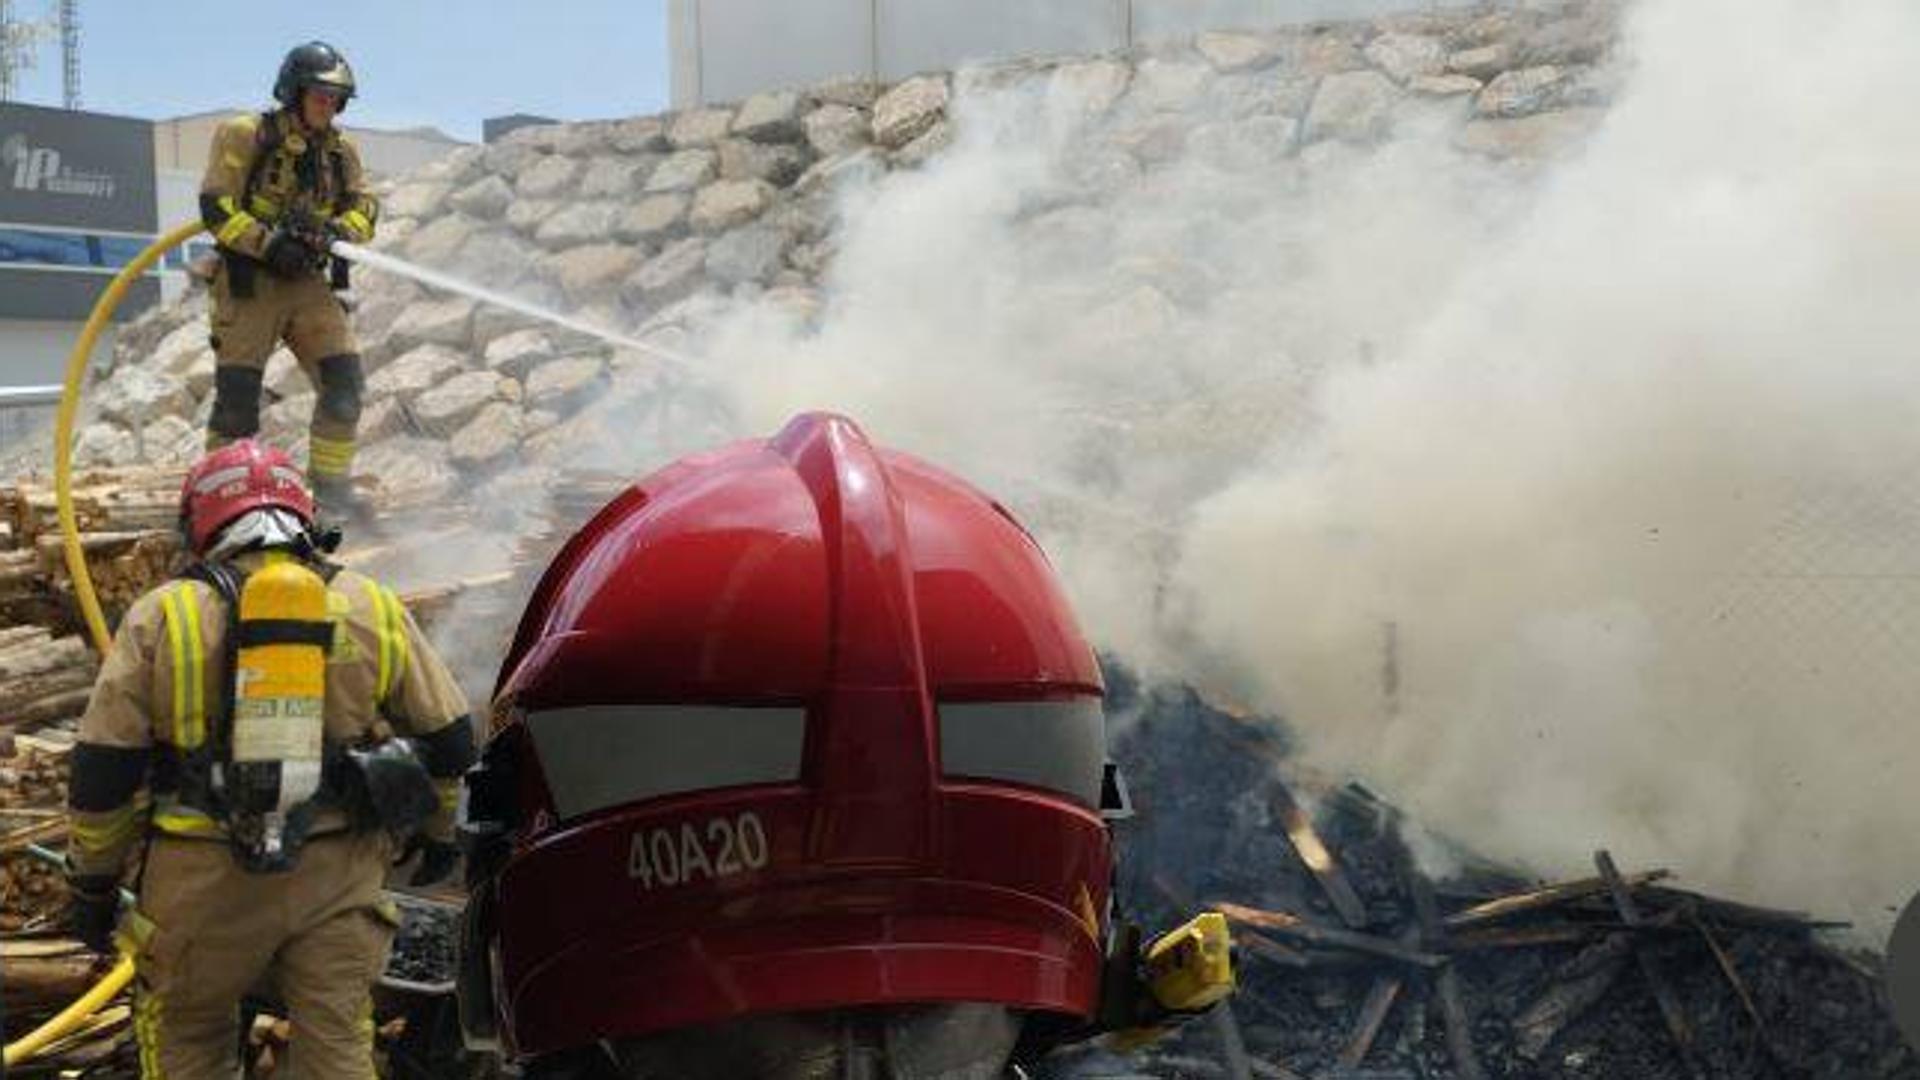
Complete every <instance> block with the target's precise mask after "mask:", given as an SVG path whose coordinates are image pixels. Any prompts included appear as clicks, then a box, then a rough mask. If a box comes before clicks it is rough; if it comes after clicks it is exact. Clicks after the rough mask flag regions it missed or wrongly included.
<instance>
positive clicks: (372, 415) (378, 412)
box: [354, 397, 413, 446]
mask: <svg viewBox="0 0 1920 1080" xmlns="http://www.w3.org/2000/svg"><path fill="white" fill-rule="evenodd" d="M412 424H413V421H412V420H410V419H408V417H407V407H406V406H405V405H404V404H402V403H401V401H400V399H399V398H396V397H383V398H375V399H374V400H372V401H369V402H367V403H366V404H365V405H364V406H363V407H362V408H361V409H360V425H359V426H358V427H357V428H355V429H354V437H355V438H357V439H358V440H359V442H360V445H361V446H372V445H373V444H374V443H377V442H379V441H380V440H381V439H384V438H387V437H388V436H391V435H397V434H399V433H401V432H403V431H411V430H412V429H413V428H412Z"/></svg>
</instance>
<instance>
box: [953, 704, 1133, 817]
mask: <svg viewBox="0 0 1920 1080" xmlns="http://www.w3.org/2000/svg"><path fill="white" fill-rule="evenodd" d="M1106 758H1107V734H1106V722H1105V720H1104V718H1103V714H1102V713H1101V710H1100V702H1098V701H1096V700H1094V699H1091V698H1080V699H1076V700H1073V701H979V702H942V703H941V705H940V766H941V770H942V771H943V772H944V773H945V774H946V775H948V776H952V777H966V778H968V779H977V780H1004V781H1007V782H1009V783H1015V784H1024V785H1027V786H1029V787H1037V788H1045V789H1047V790H1048V791H1055V792H1059V793H1060V794H1062V795H1065V796H1067V797H1068V798H1070V799H1072V800H1074V801H1075V802H1077V803H1080V804H1082V805H1084V806H1087V807H1089V808H1097V807H1098V806H1099V805H1100V780H1101V775H1102V770H1103V769H1104V767H1105V765H1106Z"/></svg>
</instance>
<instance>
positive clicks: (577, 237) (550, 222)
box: [533, 202, 620, 251]
mask: <svg viewBox="0 0 1920 1080" xmlns="http://www.w3.org/2000/svg"><path fill="white" fill-rule="evenodd" d="M619 216H620V206H619V204H618V203H612V202H583V203H575V204H573V205H571V206H567V207H565V208H563V209H562V210H561V211H560V212H559V213H557V214H555V215H553V216H552V217H550V218H548V219H547V220H545V221H543V222H541V223H540V228H539V229H537V230H535V231H534V234H533V239H534V242H535V243H537V244H539V245H540V246H541V247H543V248H546V249H547V250H548V251H559V250H561V249H562V248H570V247H573V246H575V245H577V244H586V243H591V242H593V241H596V240H606V239H608V238H610V237H612V236H613V222H614V219H615V218H617V217H619Z"/></svg>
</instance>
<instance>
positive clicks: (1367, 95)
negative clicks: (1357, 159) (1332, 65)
mask: <svg viewBox="0 0 1920 1080" xmlns="http://www.w3.org/2000/svg"><path fill="white" fill-rule="evenodd" d="M1398 96H1399V91H1398V90H1397V89H1396V88H1395V87H1394V85H1393V82H1392V81H1391V80H1390V79H1388V78H1387V77H1386V76H1385V75H1382V74H1380V73H1379V72H1377V71H1349V72H1342V73H1340V74H1338V75H1329V76H1327V77H1326V78H1325V79H1322V80H1321V81H1320V90H1319V92H1318V93H1316V94H1314V96H1313V105H1312V106H1311V107H1310V108H1309V109H1308V110H1307V123H1306V140H1307V141H1308V142H1313V141H1316V140H1319V139H1341V140H1345V141H1347V142H1371V141H1373V140H1375V139H1378V138H1380V137H1381V136H1383V135H1385V134H1386V133H1387V129H1388V126H1389V125H1390V123H1391V119H1392V116H1393V103H1394V99H1395V98H1396V97H1398Z"/></svg>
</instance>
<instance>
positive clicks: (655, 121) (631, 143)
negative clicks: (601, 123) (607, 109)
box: [607, 116, 672, 154]
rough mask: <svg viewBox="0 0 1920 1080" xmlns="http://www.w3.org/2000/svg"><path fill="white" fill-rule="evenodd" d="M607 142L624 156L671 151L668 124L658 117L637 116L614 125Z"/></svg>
mask: <svg viewBox="0 0 1920 1080" xmlns="http://www.w3.org/2000/svg"><path fill="white" fill-rule="evenodd" d="M607 142H608V143H609V144H610V145H611V146H612V147H613V148H614V149H615V150H617V151H619V152H620V153H622V154H652V153H658V152H660V151H663V150H667V149H670V148H671V146H672V144H671V143H670V142H668V141H667V125H666V122H665V121H663V120H661V119H660V118H659V117H657V116H636V117H634V118H632V119H630V120H621V121H619V122H617V123H615V124H614V125H613V131H612V132H611V133H609V134H608V136H607Z"/></svg>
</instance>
